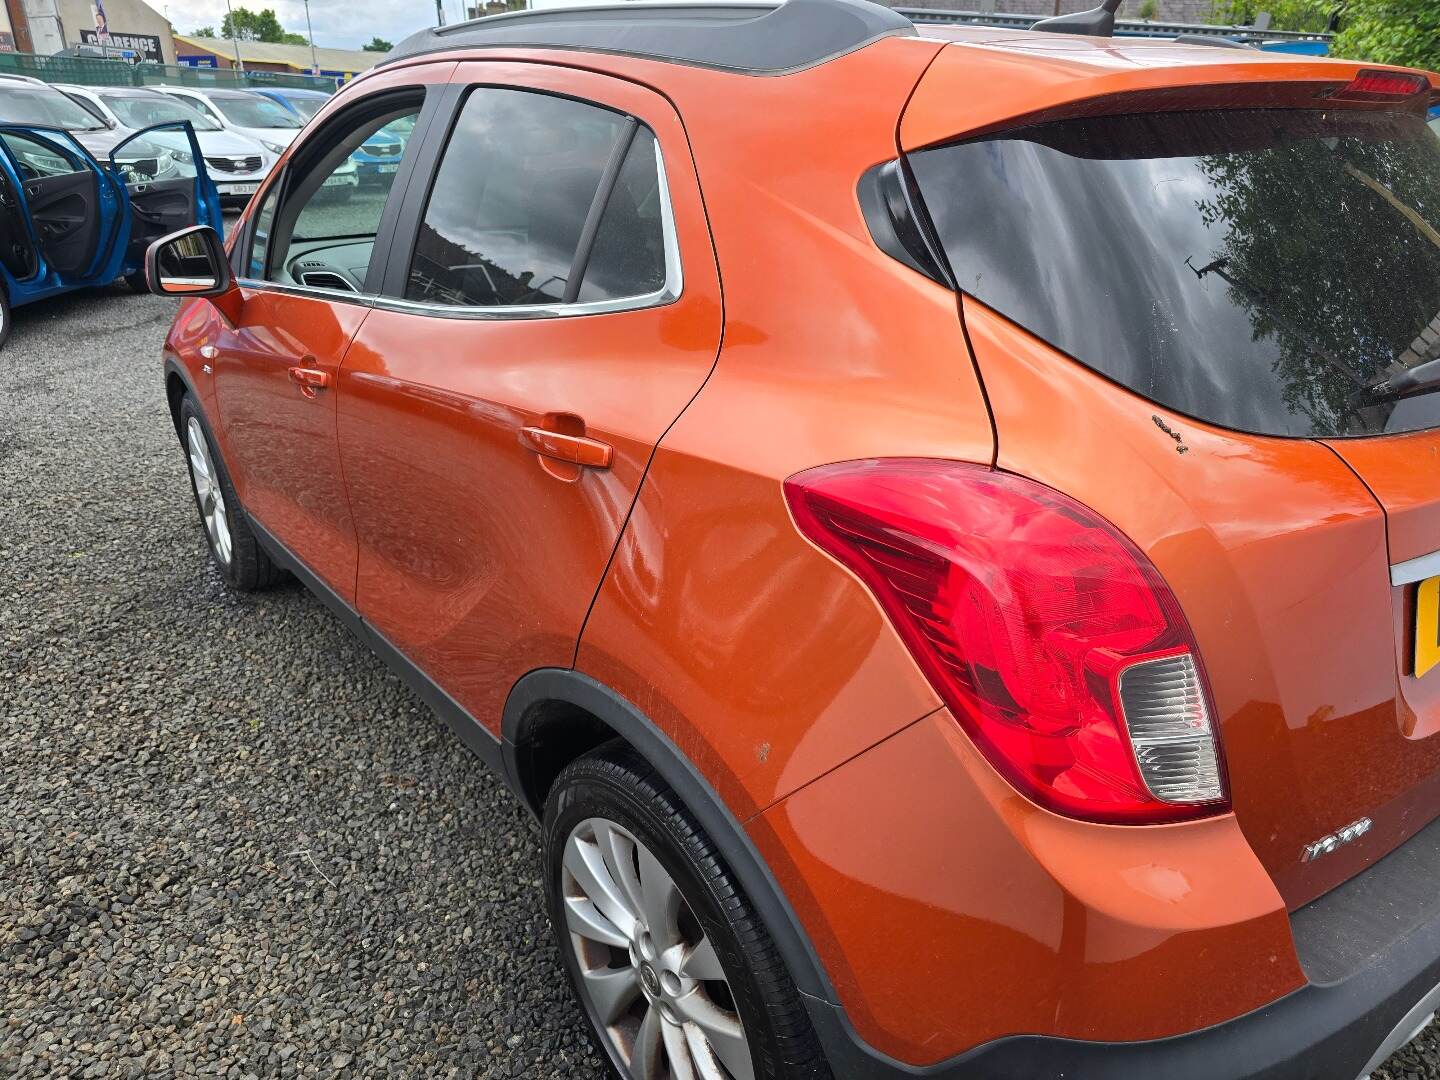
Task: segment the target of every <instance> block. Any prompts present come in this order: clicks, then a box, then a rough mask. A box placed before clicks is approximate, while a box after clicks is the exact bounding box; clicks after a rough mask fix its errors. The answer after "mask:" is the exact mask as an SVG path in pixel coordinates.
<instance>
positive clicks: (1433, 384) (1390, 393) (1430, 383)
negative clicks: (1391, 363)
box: [1365, 360, 1440, 405]
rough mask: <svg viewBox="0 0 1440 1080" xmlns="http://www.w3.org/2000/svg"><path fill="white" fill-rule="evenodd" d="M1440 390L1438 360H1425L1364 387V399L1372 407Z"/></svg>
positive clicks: (1439, 366)
mask: <svg viewBox="0 0 1440 1080" xmlns="http://www.w3.org/2000/svg"><path fill="white" fill-rule="evenodd" d="M1432 390H1440V360H1427V361H1425V363H1423V364H1416V365H1415V366H1414V367H1412V368H1406V369H1405V370H1404V371H1401V372H1399V373H1398V374H1395V375H1391V376H1390V377H1389V378H1386V379H1383V380H1381V381H1380V382H1377V383H1375V384H1374V385H1372V386H1369V387H1366V390H1365V397H1366V399H1367V402H1368V403H1369V404H1372V405H1376V404H1380V403H1381V402H1386V401H1396V400H1398V399H1400V398H1405V397H1410V396H1411V395H1413V394H1425V393H1429V392H1430V391H1432Z"/></svg>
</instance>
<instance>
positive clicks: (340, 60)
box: [175, 34, 385, 82]
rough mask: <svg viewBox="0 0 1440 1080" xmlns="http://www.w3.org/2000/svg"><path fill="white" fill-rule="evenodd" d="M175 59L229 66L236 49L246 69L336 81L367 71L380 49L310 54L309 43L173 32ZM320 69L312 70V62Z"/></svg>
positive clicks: (191, 63)
mask: <svg viewBox="0 0 1440 1080" xmlns="http://www.w3.org/2000/svg"><path fill="white" fill-rule="evenodd" d="M175 53H176V56H177V58H178V62H179V63H181V64H185V65H187V66H189V67H208V68H233V67H235V58H236V55H237V53H238V55H239V58H240V66H242V67H243V68H244V69H245V70H246V71H278V72H282V73H284V74H287V75H311V74H318V75H328V76H330V77H331V78H334V79H336V80H338V81H340V82H345V81H347V80H349V79H353V78H354V77H355V76H356V75H359V74H360V73H361V72H362V71H369V70H370V69H371V68H372V67H374V66H375V65H376V64H378V63H379V62H380V60H381V59H382V58H383V57H384V55H385V54H384V53H378V52H364V51H362V50H360V49H322V48H319V47H317V48H316V49H315V54H314V56H313V57H312V56H311V52H310V46H309V45H277V44H275V43H273V42H269V41H232V40H230V39H229V38H205V37H193V36H191V35H188V34H176V35H175ZM317 61H318V63H319V68H320V70H319V71H318V72H317V71H315V66H316V62H317Z"/></svg>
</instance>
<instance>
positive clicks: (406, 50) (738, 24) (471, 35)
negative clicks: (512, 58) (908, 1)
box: [376, 0, 915, 75]
mask: <svg viewBox="0 0 1440 1080" xmlns="http://www.w3.org/2000/svg"><path fill="white" fill-rule="evenodd" d="M914 34H915V25H914V23H912V22H911V21H910V20H909V19H907V18H906V17H905V16H904V15H900V14H898V13H896V12H895V11H893V10H891V9H890V8H887V7H882V6H881V5H880V4H875V3H871V2H870V0H785V2H784V3H774V2H761V3H746V2H744V0H741V2H735V0H723V2H720V3H700V4H697V3H648V2H646V0H628V2H624V3H619V4H615V5H605V6H601V7H585V8H549V9H542V10H540V11H513V12H506V13H505V14H502V15H491V16H488V17H486V18H483V19H472V20H470V21H469V22H462V23H456V24H454V25H453V26H443V27H438V28H432V29H428V30H421V31H420V32H419V33H416V34H412V35H410V36H409V37H408V38H406V39H405V40H404V41H402V42H400V44H399V45H397V46H396V47H395V48H394V49H392V50H391V51H390V52H389V53H388V54H387V55H386V57H385V59H383V60H381V61H380V64H377V65H376V66H377V67H379V66H381V65H384V64H389V63H393V62H395V61H397V60H403V59H407V58H409V57H413V56H421V55H425V54H427V53H436V52H444V51H448V50H451V49H470V48H483V47H487V46H510V47H514V48H552V49H583V50H587V51H591V52H608V53H619V54H622V55H625V56H640V57H645V58H647V59H652V60H665V61H670V62H672V63H679V64H695V65H698V66H701V67H711V68H719V69H721V70H724V71H734V72H739V73H741V74H746V75H783V74H785V73H787V72H791V71H800V70H803V69H805V68H809V67H815V66H816V65H818V64H823V63H825V62H826V61H827V60H833V59H835V58H836V57H837V56H843V55H844V54H846V53H849V52H854V51H855V50H856V49H860V48H863V47H864V46H866V45H869V44H870V43H871V42H873V41H878V40H879V39H880V38H885V37H895V36H914Z"/></svg>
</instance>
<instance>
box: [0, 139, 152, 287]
mask: <svg viewBox="0 0 1440 1080" xmlns="http://www.w3.org/2000/svg"><path fill="white" fill-rule="evenodd" d="M0 158H3V167H4V169H5V171H6V174H7V180H8V186H10V187H13V188H14V189H15V193H16V198H17V200H18V217H19V219H20V220H21V221H22V222H23V224H24V226H25V228H26V230H27V232H28V234H29V237H30V243H31V245H32V255H31V257H30V258H28V259H26V260H25V261H26V262H27V263H28V264H29V268H30V270H31V271H32V272H31V274H30V275H29V276H30V277H31V278H32V279H35V280H36V281H37V282H38V283H39V284H40V285H42V286H43V287H46V288H49V289H55V288H65V287H73V286H79V285H89V284H101V283H104V282H107V281H110V280H111V279H113V278H114V277H115V276H116V274H117V273H118V272H119V252H118V251H117V250H116V249H117V247H118V244H117V242H116V241H117V238H118V233H119V230H120V229H121V227H122V221H123V202H122V199H123V197H122V195H121V194H120V191H119V185H117V184H116V183H115V182H114V181H113V180H112V179H111V178H110V176H109V175H108V174H107V173H106V171H105V170H104V169H103V168H101V167H100V164H99V163H98V162H97V161H96V160H95V159H94V158H93V157H91V156H90V154H89V153H88V152H86V150H85V149H84V148H83V147H82V146H81V145H80V144H79V143H77V142H76V141H75V140H74V138H73V137H71V136H70V135H69V134H67V133H66V132H64V131H60V130H56V129H50V128H37V127H21V126H16V125H0Z"/></svg>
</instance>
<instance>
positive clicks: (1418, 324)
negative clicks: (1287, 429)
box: [1190, 124, 1440, 431]
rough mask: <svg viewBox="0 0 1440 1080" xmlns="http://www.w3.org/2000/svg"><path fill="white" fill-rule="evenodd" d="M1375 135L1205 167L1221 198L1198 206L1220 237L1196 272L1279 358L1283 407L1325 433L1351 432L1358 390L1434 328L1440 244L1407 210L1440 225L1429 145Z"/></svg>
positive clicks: (1293, 145)
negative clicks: (1215, 285) (1241, 312)
mask: <svg viewBox="0 0 1440 1080" xmlns="http://www.w3.org/2000/svg"><path fill="white" fill-rule="evenodd" d="M1382 130H1383V129H1382ZM1379 134H1381V132H1378V131H1377V132H1374V133H1372V132H1369V131H1368V130H1367V127H1366V125H1364V124H1360V125H1358V126H1357V130H1356V137H1353V138H1345V137H1342V138H1340V139H1339V140H1337V141H1335V143H1334V145H1333V146H1332V145H1331V144H1330V141H1329V140H1326V141H1321V140H1318V139H1302V140H1296V141H1293V142H1287V143H1284V144H1281V145H1278V146H1275V147H1272V148H1269V149H1263V150H1255V151H1251V152H1249V153H1244V154H1226V155H1219V156H1213V157H1202V158H1200V159H1199V161H1200V167H1201V169H1202V171H1203V172H1204V173H1205V175H1206V177H1207V178H1208V179H1209V181H1210V183H1211V184H1212V185H1213V187H1212V192H1211V194H1210V196H1209V197H1208V198H1206V199H1204V200H1202V201H1201V202H1200V203H1198V204H1197V209H1198V210H1199V211H1200V214H1201V217H1202V218H1203V219H1204V220H1205V222H1206V224H1208V225H1210V226H1211V227H1212V228H1216V229H1220V228H1223V229H1224V232H1223V234H1222V237H1223V238H1222V239H1221V241H1220V243H1219V245H1218V247H1217V248H1216V250H1214V251H1212V252H1210V253H1205V254H1201V255H1198V256H1197V257H1196V258H1195V259H1194V260H1193V262H1192V263H1191V264H1190V268H1191V269H1192V270H1193V271H1194V272H1195V273H1196V274H1197V276H1200V277H1202V278H1209V277H1211V276H1212V275H1213V276H1214V277H1215V278H1218V279H1221V280H1223V281H1225V282H1226V283H1227V284H1228V286H1229V289H1230V295H1231V298H1232V300H1233V301H1234V302H1235V304H1236V305H1237V306H1239V307H1242V308H1247V309H1248V311H1249V316H1250V321H1251V326H1252V328H1253V331H1254V337H1255V341H1256V342H1257V343H1259V342H1265V343H1267V344H1268V346H1269V349H1267V351H1273V352H1272V354H1273V356H1274V368H1275V372H1276V374H1277V375H1278V376H1279V377H1280V379H1281V381H1282V383H1283V384H1284V395H1285V399H1286V402H1287V404H1288V405H1289V406H1290V407H1291V408H1292V409H1294V410H1296V411H1297V412H1303V413H1305V414H1307V415H1309V416H1310V417H1311V418H1312V419H1313V420H1314V421H1315V422H1316V425H1317V427H1318V428H1320V429H1322V430H1329V431H1343V430H1345V429H1346V424H1347V418H1348V416H1349V414H1350V413H1351V411H1352V410H1353V409H1354V407H1355V404H1356V393H1357V391H1358V390H1359V389H1360V388H1361V387H1363V386H1366V385H1368V384H1370V383H1373V382H1375V381H1377V380H1378V379H1379V378H1380V377H1381V376H1382V375H1383V374H1384V373H1385V372H1386V371H1387V369H1388V368H1389V367H1390V365H1391V364H1393V363H1395V362H1396V361H1397V360H1398V359H1399V358H1401V356H1402V354H1403V353H1404V351H1405V350H1406V349H1407V348H1408V347H1409V346H1410V344H1411V341H1412V340H1413V337H1414V335H1415V334H1417V333H1419V331H1420V330H1421V329H1422V328H1423V327H1425V326H1427V325H1429V323H1430V322H1431V321H1432V320H1434V319H1435V318H1436V317H1437V313H1436V307H1437V300H1436V297H1435V295H1434V293H1433V292H1432V291H1431V288H1432V283H1433V282H1434V281H1435V280H1436V279H1437V277H1440V246H1437V245H1436V243H1435V242H1434V241H1433V239H1432V238H1431V235H1430V233H1427V232H1426V231H1425V230H1422V229H1419V228H1416V227H1413V226H1412V224H1410V223H1407V221H1406V220H1405V215H1404V214H1403V213H1402V212H1401V211H1400V210H1399V209H1398V208H1399V207H1402V206H1404V207H1412V208H1418V209H1416V210H1415V211H1414V212H1415V213H1421V212H1422V211H1423V216H1424V217H1425V218H1427V219H1428V222H1433V223H1440V169H1437V168H1436V167H1435V161H1436V155H1435V151H1434V149H1433V148H1432V145H1431V144H1432V143H1433V141H1434V140H1433V139H1428V140H1419V141H1389V140H1384V139H1381V138H1378V137H1373V136H1375V135H1379ZM1375 185H1379V188H1383V190H1384V192H1385V193H1384V194H1381V193H1380V191H1379V190H1378V189H1377V187H1376V186H1375ZM1377 225H1378V226H1379V227H1377ZM1428 227H1429V228H1430V230H1431V232H1433V225H1432V226H1428ZM1357 267H1366V268H1367V269H1366V270H1365V271H1360V270H1358V269H1357ZM1382 327H1383V328H1385V331H1386V332H1387V333H1389V334H1391V335H1392V336H1391V337H1390V338H1388V339H1385V338H1382V337H1381V335H1380V332H1379V328H1382Z"/></svg>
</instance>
